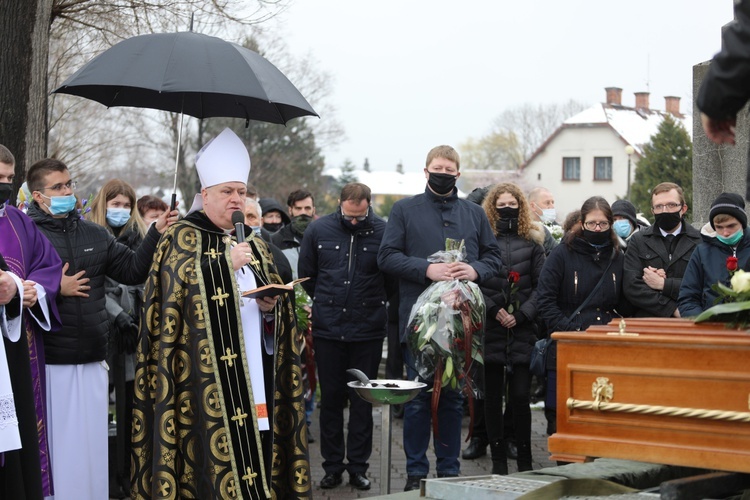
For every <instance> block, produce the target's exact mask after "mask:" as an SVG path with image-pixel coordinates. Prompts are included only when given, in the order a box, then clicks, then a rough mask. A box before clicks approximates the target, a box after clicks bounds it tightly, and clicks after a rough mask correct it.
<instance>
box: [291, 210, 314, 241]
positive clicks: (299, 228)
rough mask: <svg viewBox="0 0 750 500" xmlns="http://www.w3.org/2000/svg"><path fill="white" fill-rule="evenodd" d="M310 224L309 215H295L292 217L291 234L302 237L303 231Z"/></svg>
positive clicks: (310, 218)
mask: <svg viewBox="0 0 750 500" xmlns="http://www.w3.org/2000/svg"><path fill="white" fill-rule="evenodd" d="M311 222H312V217H310V216H309V215H297V216H295V217H292V232H293V233H295V234H297V235H299V236H302V235H303V234H304V233H305V229H307V226H309V225H310V223H311Z"/></svg>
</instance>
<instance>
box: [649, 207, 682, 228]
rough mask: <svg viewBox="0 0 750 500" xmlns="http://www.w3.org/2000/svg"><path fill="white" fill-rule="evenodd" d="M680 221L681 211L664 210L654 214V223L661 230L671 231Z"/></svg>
mask: <svg viewBox="0 0 750 500" xmlns="http://www.w3.org/2000/svg"><path fill="white" fill-rule="evenodd" d="M680 222H682V212H681V211H679V210H678V211H677V212H671V213H670V212H664V213H661V214H654V225H655V226H656V227H658V228H659V229H661V230H663V231H667V232H669V231H671V230H672V229H674V228H676V227H677V226H679V225H680Z"/></svg>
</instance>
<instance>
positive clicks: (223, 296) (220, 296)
mask: <svg viewBox="0 0 750 500" xmlns="http://www.w3.org/2000/svg"><path fill="white" fill-rule="evenodd" d="M216 292H217V293H216V295H214V296H213V297H211V300H218V301H219V307H224V299H226V298H227V297H229V294H228V293H221V287H219V288H217V289H216Z"/></svg>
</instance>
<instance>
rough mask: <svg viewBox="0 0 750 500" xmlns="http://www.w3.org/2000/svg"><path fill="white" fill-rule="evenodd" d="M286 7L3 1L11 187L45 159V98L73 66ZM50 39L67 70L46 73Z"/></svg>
mask: <svg viewBox="0 0 750 500" xmlns="http://www.w3.org/2000/svg"><path fill="white" fill-rule="evenodd" d="M283 5H284V4H283V2H281V1H275V0H254V1H253V2H252V3H250V2H233V1H231V0H164V1H159V2H151V1H148V0H111V1H100V0H35V1H34V2H32V1H29V0H3V1H2V2H0V18H2V20H1V21H0V46H2V47H3V57H2V60H1V61H0V83H2V85H0V137H1V138H2V141H3V142H4V143H5V144H6V145H7V146H8V147H9V148H10V149H11V150H12V151H13V152H14V154H15V155H16V160H17V169H16V174H17V175H16V183H17V184H20V183H21V182H22V181H23V180H24V177H25V172H26V168H27V163H30V162H33V161H35V160H37V159H39V158H42V157H44V156H46V155H47V92H48V89H49V87H50V86H53V85H56V84H58V83H60V82H61V80H60V78H64V77H65V76H67V75H68V74H70V72H71V71H72V68H74V67H76V64H77V63H81V62H82V61H84V60H87V59H88V58H89V57H90V56H91V55H92V54H93V53H96V52H99V51H101V49H102V48H104V47H109V46H111V45H113V44H114V43H116V42H117V41H120V40H121V39H123V38H127V37H129V36H132V35H134V34H138V33H147V32H155V31H174V30H175V29H180V28H182V29H185V28H186V27H188V26H189V24H190V21H189V20H190V18H191V16H192V15H193V14H195V15H196V16H197V18H198V20H199V24H200V25H201V26H202V27H204V28H205V30H219V29H223V30H229V29H242V27H244V28H247V27H248V26H252V25H254V24H257V23H260V22H262V21H264V20H266V19H267V18H268V17H269V16H272V15H273V14H274V13H275V12H277V11H278V9H280V8H282V7H283ZM50 37H52V38H50ZM50 40H52V42H53V44H54V43H60V44H61V45H60V47H58V48H57V50H55V51H53V54H54V55H60V56H64V59H65V61H68V62H69V63H70V64H63V63H62V60H61V61H59V62H60V64H58V60H57V59H54V60H53V63H52V65H51V68H52V71H50V72H49V74H48V59H49V57H48V55H49V48H50ZM63 47H64V48H63ZM48 76H49V80H48ZM81 128H83V127H81Z"/></svg>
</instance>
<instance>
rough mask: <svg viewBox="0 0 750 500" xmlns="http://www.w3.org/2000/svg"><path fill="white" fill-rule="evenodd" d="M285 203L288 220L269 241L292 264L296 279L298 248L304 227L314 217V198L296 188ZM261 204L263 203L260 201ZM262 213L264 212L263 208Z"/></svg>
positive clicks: (309, 193)
mask: <svg viewBox="0 0 750 500" xmlns="http://www.w3.org/2000/svg"><path fill="white" fill-rule="evenodd" d="M286 204H287V208H288V209H289V217H290V221H289V223H288V224H287V225H285V226H284V227H282V228H281V229H279V231H278V232H276V233H274V234H272V235H271V243H273V244H274V245H276V246H277V247H279V248H280V249H281V251H282V252H284V255H285V256H286V258H287V259H288V260H289V264H291V266H292V273H294V279H297V277H298V275H297V274H296V273H297V262H298V260H299V249H300V246H301V245H302V238H303V236H304V234H305V229H307V226H309V225H310V222H312V220H313V217H315V198H314V197H313V195H312V193H311V192H310V191H308V190H306V189H297V190H296V191H292V192H291V193H290V194H289V197H288V198H287V202H286ZM261 206H263V203H261ZM263 213H265V209H264V212H263Z"/></svg>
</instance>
